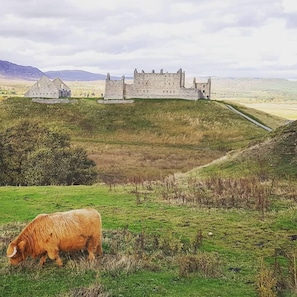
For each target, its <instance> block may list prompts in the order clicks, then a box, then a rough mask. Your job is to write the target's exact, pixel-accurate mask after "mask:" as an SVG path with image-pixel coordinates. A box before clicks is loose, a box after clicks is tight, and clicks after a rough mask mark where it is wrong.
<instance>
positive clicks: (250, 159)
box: [191, 121, 297, 179]
mask: <svg viewBox="0 0 297 297" xmlns="http://www.w3.org/2000/svg"><path fill="white" fill-rule="evenodd" d="M296 145H297V121H294V122H292V123H290V124H287V125H285V126H282V127H279V128H278V129H276V130H275V131H273V132H271V133H270V134H268V135H267V136H266V137H264V138H263V139H261V140H260V141H258V142H255V143H251V144H250V146H249V147H247V148H243V149H241V150H238V151H235V152H233V153H230V154H228V155H227V156H225V157H224V158H222V159H221V160H218V161H216V162H214V163H213V164H210V165H209V166H206V167H204V168H198V169H197V170H195V169H194V170H192V172H191V173H196V174H202V175H212V174H213V173H214V172H216V173H218V172H219V173H220V174H221V175H222V176H233V177H234V176H235V177H241V176H253V175H259V176H261V177H262V178H264V179H265V178H275V177H277V178H284V179H288V178H289V179H292V178H293V179H295V178H296V176H297V169H296V168H297V167H296V165H297V158H296V156H297V151H296Z"/></svg>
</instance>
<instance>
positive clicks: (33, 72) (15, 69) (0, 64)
mask: <svg viewBox="0 0 297 297" xmlns="http://www.w3.org/2000/svg"><path fill="white" fill-rule="evenodd" d="M43 75H46V76H48V77H50V78H56V77H59V78H61V79H62V80H65V81H95V80H104V79H105V78H106V75H103V74H96V73H92V72H88V71H83V70H61V71H46V72H42V71H41V70H39V69H38V68H36V67H32V66H22V65H17V64H14V63H11V62H8V61H2V60H0V77H1V78H6V79H23V80H37V79H39V78H40V77H42V76H43ZM112 78H113V79H118V77H116V76H114V77H112Z"/></svg>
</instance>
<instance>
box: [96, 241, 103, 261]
mask: <svg viewBox="0 0 297 297" xmlns="http://www.w3.org/2000/svg"><path fill="white" fill-rule="evenodd" d="M96 253H97V254H98V255H99V256H100V257H101V256H102V255H103V250H102V241H101V240H99V241H98V245H97V251H96Z"/></svg>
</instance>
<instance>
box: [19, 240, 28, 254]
mask: <svg viewBox="0 0 297 297" xmlns="http://www.w3.org/2000/svg"><path fill="white" fill-rule="evenodd" d="M18 248H19V250H20V252H21V254H22V256H23V258H24V254H25V250H26V241H24V240H22V241H20V242H19V244H18Z"/></svg>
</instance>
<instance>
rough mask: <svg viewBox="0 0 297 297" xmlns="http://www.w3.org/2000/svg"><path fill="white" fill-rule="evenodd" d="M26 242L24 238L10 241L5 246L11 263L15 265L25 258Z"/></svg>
mask: <svg viewBox="0 0 297 297" xmlns="http://www.w3.org/2000/svg"><path fill="white" fill-rule="evenodd" d="M25 252H26V242H25V241H24V240H22V241H20V242H18V243H16V242H11V243H10V244H9V246H8V248H7V257H8V258H9V262H10V264H12V265H17V264H19V263H21V262H22V261H24V260H25V258H26V255H25Z"/></svg>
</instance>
